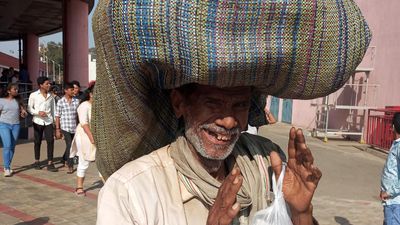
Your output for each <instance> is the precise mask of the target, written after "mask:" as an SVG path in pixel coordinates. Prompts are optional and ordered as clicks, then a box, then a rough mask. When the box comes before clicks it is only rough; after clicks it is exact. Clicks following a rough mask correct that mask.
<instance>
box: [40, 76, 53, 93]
mask: <svg viewBox="0 0 400 225" xmlns="http://www.w3.org/2000/svg"><path fill="white" fill-rule="evenodd" d="M36 81H37V84H38V86H39V88H40V90H42V91H45V92H48V91H49V90H50V87H51V84H50V80H49V78H47V77H38V78H37V80H36Z"/></svg>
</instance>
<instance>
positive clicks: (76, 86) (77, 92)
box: [74, 84, 81, 96]
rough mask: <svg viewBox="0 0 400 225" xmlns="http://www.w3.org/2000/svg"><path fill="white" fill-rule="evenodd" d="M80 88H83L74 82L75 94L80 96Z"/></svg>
mask: <svg viewBox="0 0 400 225" xmlns="http://www.w3.org/2000/svg"><path fill="white" fill-rule="evenodd" d="M80 90H81V88H80V87H79V86H78V85H76V84H74V96H78V95H79V91H80Z"/></svg>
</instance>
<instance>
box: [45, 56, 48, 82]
mask: <svg viewBox="0 0 400 225" xmlns="http://www.w3.org/2000/svg"><path fill="white" fill-rule="evenodd" d="M44 58H45V59H46V77H49V59H48V58H47V55H44Z"/></svg>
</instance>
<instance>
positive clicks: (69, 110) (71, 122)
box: [55, 83, 79, 174]
mask: <svg viewBox="0 0 400 225" xmlns="http://www.w3.org/2000/svg"><path fill="white" fill-rule="evenodd" d="M78 105H79V100H78V99H76V98H74V86H73V85H72V84H71V83H65V85H64V96H63V97H62V98H61V99H60V100H59V101H58V102H57V107H56V114H55V117H56V138H57V139H61V137H62V136H64V141H65V152H64V155H63V158H62V163H63V165H64V166H68V172H67V173H68V174H71V173H73V172H74V166H73V161H72V159H70V158H69V155H70V149H71V142H72V139H73V138H74V136H75V130H76V124H77V117H76V115H77V113H76V110H77V108H78Z"/></svg>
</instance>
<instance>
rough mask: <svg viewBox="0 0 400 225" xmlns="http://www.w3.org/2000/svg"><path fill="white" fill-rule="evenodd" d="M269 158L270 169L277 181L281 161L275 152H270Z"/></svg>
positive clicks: (280, 169)
mask: <svg viewBox="0 0 400 225" xmlns="http://www.w3.org/2000/svg"><path fill="white" fill-rule="evenodd" d="M269 156H270V158H271V167H272V170H273V171H274V173H275V178H276V179H278V177H279V176H280V174H281V171H282V160H281V157H280V156H279V154H278V153H277V152H275V151H272V152H271V153H270V155H269Z"/></svg>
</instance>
